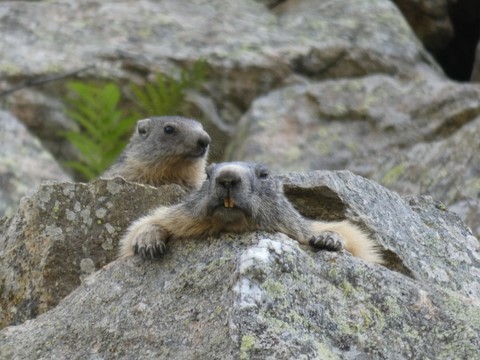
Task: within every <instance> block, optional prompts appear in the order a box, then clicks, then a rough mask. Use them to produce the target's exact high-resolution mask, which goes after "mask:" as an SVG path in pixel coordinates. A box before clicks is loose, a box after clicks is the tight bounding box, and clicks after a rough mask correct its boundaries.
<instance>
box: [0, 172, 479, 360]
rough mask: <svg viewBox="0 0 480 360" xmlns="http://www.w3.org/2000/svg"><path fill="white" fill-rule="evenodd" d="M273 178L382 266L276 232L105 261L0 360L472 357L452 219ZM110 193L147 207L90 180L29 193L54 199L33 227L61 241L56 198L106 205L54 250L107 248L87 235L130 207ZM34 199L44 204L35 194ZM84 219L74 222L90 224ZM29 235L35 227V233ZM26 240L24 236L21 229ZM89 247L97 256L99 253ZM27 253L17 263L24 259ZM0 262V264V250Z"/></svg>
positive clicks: (353, 189)
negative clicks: (368, 242)
mask: <svg viewBox="0 0 480 360" xmlns="http://www.w3.org/2000/svg"><path fill="white" fill-rule="evenodd" d="M283 180H284V183H285V191H286V194H287V195H288V196H289V198H290V199H291V200H292V202H293V203H294V204H295V206H296V207H297V208H298V209H299V210H300V211H301V212H302V213H304V214H305V215H306V216H309V217H311V218H322V219H341V218H348V219H350V220H351V221H353V222H355V223H357V224H358V225H359V226H361V227H362V228H364V229H365V230H367V231H369V232H370V233H371V234H372V236H373V237H374V238H375V239H377V241H378V243H379V245H380V246H381V248H382V251H383V252H385V253H386V254H387V264H386V266H385V267H384V266H380V265H371V264H368V263H365V262H363V261H362V260H360V259H356V258H353V257H351V256H350V255H348V254H346V253H330V252H324V251H320V252H316V253H315V252H313V251H311V250H310V249H309V248H307V247H302V246H300V245H299V244H298V243H297V242H295V241H293V240H292V239H289V238H288V237H286V236H285V235H283V234H269V233H262V232H257V233H251V234H244V235H232V234H225V235H222V236H219V237H215V238H204V239H187V240H179V241H171V242H169V243H168V247H167V252H166V254H164V256H163V257H162V258H161V259H159V260H154V261H143V260H141V259H140V258H138V257H133V258H124V259H119V260H116V261H114V262H111V263H110V264H108V265H106V266H105V267H103V268H102V269H100V270H99V271H96V272H94V273H93V274H91V275H89V276H87V277H86V278H84V281H83V283H82V284H81V285H80V286H79V287H78V288H77V289H76V290H74V291H73V292H72V293H70V295H68V296H67V297H66V298H65V299H64V300H62V301H61V302H60V303H59V304H58V305H57V306H56V307H54V308H53V309H51V310H50V311H48V312H46V313H44V314H42V315H40V316H39V317H37V318H36V319H33V320H29V321H26V322H25V323H23V324H21V325H18V326H10V327H7V328H5V329H3V330H2V331H0V357H1V358H7V359H8V358H18V359H50V358H69V359H85V358H87V359H130V358H135V359H149V358H159V359H167V358H168V359H185V358H205V357H209V358H212V359H238V358H240V359H249V358H250V359H265V358H272V359H273V358H275V359H293V358H295V359H302V358H304V359H308V358H332V359H347V358H358V357H360V358H371V359H408V358H475V357H476V356H477V355H478V349H479V346H480V316H479V314H480V246H479V244H478V242H477V240H476V239H475V238H474V237H473V236H472V234H471V232H470V231H469V230H468V229H467V228H466V227H465V226H464V224H463V223H462V221H461V220H460V219H459V218H458V217H457V216H456V215H455V214H452V213H450V212H448V211H446V210H445V208H444V207H443V206H442V205H441V204H440V203H438V202H435V201H433V200H431V199H429V198H417V197H409V198H406V199H405V198H402V197H400V196H399V195H397V194H395V193H393V192H391V191H389V190H387V189H385V188H383V187H382V186H380V185H378V184H376V183H374V182H372V181H369V180H366V179H363V178H361V177H359V176H355V175H353V174H352V173H350V172H345V171H342V172H328V171H319V172H312V173H293V174H289V175H285V176H283ZM112 188H115V189H117V190H118V189H122V191H121V192H117V194H119V193H121V194H125V193H126V191H123V190H128V189H129V190H130V193H131V196H132V197H133V198H134V199H147V198H149V197H151V196H152V191H153V188H149V187H143V186H134V185H131V184H128V183H124V182H123V181H120V180H114V181H103V180H102V181H97V182H96V183H94V184H90V185H82V184H76V185H73V184H63V185H62V184H59V185H47V186H46V187H44V188H43V190H42V191H41V192H40V193H39V196H38V198H36V199H35V200H33V199H32V201H34V203H37V205H38V206H46V204H50V205H52V204H56V203H58V204H60V208H61V209H65V216H62V217H60V218H58V219H56V220H54V217H52V218H48V217H47V220H46V221H44V223H45V226H48V227H49V228H52V229H53V228H55V229H56V230H55V231H53V230H52V231H53V232H54V233H57V234H60V233H62V232H63V233H68V231H69V230H68V229H69V227H70V226H71V225H69V224H70V222H71V221H72V220H69V217H68V214H69V212H68V209H70V207H71V206H70V205H68V204H70V203H67V204H65V205H64V201H63V200H62V201H60V200H61V199H64V198H65V197H67V198H69V199H70V200H69V201H70V202H71V203H72V204H73V207H75V205H74V203H76V202H78V203H81V204H82V208H84V207H85V209H89V210H90V213H91V214H92V213H93V212H95V214H97V213H98V214H100V209H102V208H105V209H107V208H108V211H107V212H106V214H104V217H102V218H101V219H102V224H97V225H98V226H85V224H84V221H83V220H82V221H80V222H79V223H78V224H77V223H75V224H74V225H76V226H75V227H76V228H78V230H77V231H76V234H77V236H78V237H79V239H77V243H75V242H74V241H61V239H58V238H57V242H60V243H61V244H62V248H60V247H58V246H57V247H56V248H55V254H56V257H57V258H64V257H66V255H67V254H68V253H69V252H85V251H86V250H85V248H86V245H85V244H88V242H89V241H90V240H89V239H92V238H103V239H105V240H108V239H109V236H103V237H102V234H106V233H105V232H104V231H103V230H99V229H100V228H102V227H106V226H107V225H106V224H107V223H111V224H112V225H114V228H115V229H116V234H118V233H119V232H120V231H119V229H120V228H124V226H125V224H127V223H128V221H129V220H130V219H128V216H125V215H124V214H125V212H126V207H125V203H129V204H132V203H133V202H132V201H125V200H126V199H120V198H119V197H118V196H117V197H116V196H113V197H112V198H111V199H109V201H111V203H112V206H110V207H108V206H103V205H102V204H103V202H102V201H106V200H105V199H106V198H107V195H106V193H105V190H106V189H112ZM54 189H56V191H53V190H54ZM62 189H63V190H62ZM175 189H177V188H176V187H171V188H170V189H168V190H167V189H165V191H164V190H162V188H160V189H159V191H161V192H162V194H163V195H162V196H167V197H168V195H170V196H173V197H172V198H170V199H172V200H173V199H178V194H177V193H175V191H174V190H175ZM74 190H75V191H74ZM93 190H96V191H93ZM133 190H134V192H135V195H134V194H133V192H132V191H133ZM172 191H173V193H172ZM42 194H43V195H42ZM46 194H49V195H48V196H49V197H50V199H49V200H48V202H46V200H45V199H44V200H41V199H42V198H45V196H46ZM69 194H73V195H72V196H71V197H69V196H68V195H69ZM40 195H42V196H40ZM102 199H104V200H102ZM127 200H128V199H127ZM34 203H33V202H32V205H31V206H25V208H24V210H23V212H24V213H23V214H22V213H21V212H19V213H18V214H17V222H16V224H17V225H16V226H14V224H13V223H11V224H10V226H9V229H10V232H11V233H12V234H13V233H14V229H15V228H17V231H18V232H20V233H23V232H24V230H23V229H25V227H26V225H23V226H20V223H22V221H23V223H25V221H24V220H21V219H23V218H29V216H28V214H29V212H30V211H32V212H33V213H35V209H34V206H33V204H34ZM135 204H136V207H137V210H136V211H137V212H139V213H141V212H142V209H146V208H148V206H147V204H145V203H144V202H142V201H140V200H138V201H136V202H135ZM25 205H26V203H25ZM97 205H98V206H97ZM52 206H53V205H52ZM143 206H145V208H143ZM130 207H132V206H130ZM31 208H33V210H28V209H31ZM73 212H75V210H73ZM57 213H58V214H60V213H63V210H62V211H61V212H57ZM98 214H97V215H98ZM20 215H21V216H20ZM97 215H95V216H96V217H94V216H93V215H90V216H88V217H86V218H85V219H86V220H87V221H88V219H93V220H95V221H94V222H96V221H97V220H98V219H97V218H98V216H97ZM100 215H101V214H100ZM76 217H77V218H78V217H79V215H78V214H77V216H76ZM114 219H116V220H114ZM49 223H52V224H55V226H52V225H49ZM36 231H37V232H38V233H39V234H42V233H44V231H43V230H42V228H39V229H37V230H36ZM30 232H31V233H32V236H33V235H34V233H35V230H34V227H33V226H32V227H30ZM39 237H40V238H43V236H39ZM114 237H116V236H115V235H112V239H113V238H114ZM10 239H11V237H10ZM105 240H103V241H105ZM78 241H79V242H80V244H79V243H78ZM16 242H17V246H16V247H17V248H26V246H23V245H20V244H23V243H24V241H22V239H21V238H20V237H17V239H16ZM112 242H113V240H112ZM26 243H27V242H25V244H26ZM109 244H110V243H109ZM3 247H4V246H2V248H3ZM80 248H81V249H82V250H80ZM103 250H104V254H107V253H109V251H110V249H106V250H105V249H103ZM99 253H101V251H99ZM31 254H32V256H31V257H29V259H30V260H29V261H32V257H33V258H35V257H36V256H38V255H36V253H35V252H32V253H31ZM21 255H22V252H18V251H17V252H13V253H10V254H9V263H10V266H13V265H14V264H15V263H16V264H17V267H18V266H19V265H20V264H22V263H23V262H24V261H25V260H24V258H22V256H21ZM0 256H1V258H4V256H5V253H2V254H0ZM104 256H105V255H104ZM85 258H92V262H93V257H91V256H86V255H85V256H79V257H77V259H83V261H79V263H80V264H79V267H82V266H83V268H87V269H91V268H92V266H91V265H92V264H91V263H90V262H89V263H87V261H85ZM70 261H71V260H70ZM70 261H67V262H70ZM82 264H83V265H82ZM57 265H59V266H60V269H58V268H57V269H56V271H55V269H54V268H52V269H50V271H49V272H50V273H52V274H54V273H56V275H57V277H56V278H55V281H53V283H55V284H57V286H58V287H61V286H62V282H64V281H65V275H64V274H65V266H64V262H59V263H58V264H57ZM28 271H31V270H28V269H25V270H24V271H23V273H24V274H25V275H26V274H27V273H28ZM1 272H4V270H3V269H2V271H1ZM33 275H35V273H34V272H33V273H31V276H33ZM52 280H54V279H53V278H52ZM4 284H5V283H4ZM43 284H46V282H45V281H44V282H43ZM40 285H41V284H40ZM2 286H5V285H2ZM3 308H4V307H3V306H2V309H3Z"/></svg>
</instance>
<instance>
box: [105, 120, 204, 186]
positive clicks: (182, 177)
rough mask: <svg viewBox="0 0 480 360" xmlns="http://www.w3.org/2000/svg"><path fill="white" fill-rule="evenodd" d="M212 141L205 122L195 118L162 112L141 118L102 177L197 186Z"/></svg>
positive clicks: (156, 184)
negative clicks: (203, 125) (124, 146)
mask: <svg viewBox="0 0 480 360" xmlns="http://www.w3.org/2000/svg"><path fill="white" fill-rule="evenodd" d="M210 142H211V140H210V136H209V135H208V134H207V133H206V132H205V130H203V127H202V124H200V123H199V122H198V121H195V120H192V119H186V118H182V117H172V116H162V117H152V118H149V119H143V120H139V121H138V122H137V127H136V129H135V132H134V134H133V135H132V137H131V138H130V141H129V143H128V145H127V147H126V148H125V150H123V152H122V154H121V155H120V156H119V157H118V159H117V160H116V162H115V163H114V164H113V165H112V166H111V168H110V169H109V170H107V171H106V172H105V173H104V174H103V175H102V176H101V177H102V178H112V177H115V176H121V177H123V178H124V179H125V180H128V181H133V182H139V183H143V184H148V185H152V186H159V185H165V184H179V185H181V186H182V187H184V188H185V189H187V190H192V189H198V188H200V187H201V185H202V183H203V181H204V180H205V167H206V161H207V156H208V149H209V145H210Z"/></svg>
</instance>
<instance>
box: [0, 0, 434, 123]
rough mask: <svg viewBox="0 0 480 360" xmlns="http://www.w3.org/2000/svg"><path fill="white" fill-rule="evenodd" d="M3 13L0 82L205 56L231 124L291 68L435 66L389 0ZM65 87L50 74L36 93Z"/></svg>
mask: <svg viewBox="0 0 480 360" xmlns="http://www.w3.org/2000/svg"><path fill="white" fill-rule="evenodd" d="M0 20H1V21H0V32H2V33H8V34H9V36H8V37H7V38H5V39H4V40H5V41H3V42H2V43H1V44H0V53H2V54H3V56H2V57H1V58H0V74H1V75H2V78H3V79H4V81H3V83H2V82H0V89H4V90H7V89H9V88H11V87H13V86H16V85H18V84H19V83H22V82H23V83H25V81H26V80H25V79H27V82H28V80H30V82H35V81H38V80H41V79H45V78H46V79H48V78H50V77H51V76H52V75H55V76H58V75H62V74H71V73H72V72H75V71H77V70H82V69H85V68H88V70H86V71H83V72H81V73H80V74H78V75H79V76H83V77H85V78H90V79H92V78H95V79H103V78H108V79H110V80H111V79H114V80H125V79H129V80H131V81H136V82H141V81H143V80H145V79H146V78H147V77H148V76H149V75H151V74H152V73H155V72H162V73H165V74H168V75H175V74H178V69H179V68H185V67H188V66H189V64H191V63H192V62H194V61H196V60H198V59H199V58H204V59H205V60H206V61H207V63H208V64H209V65H210V69H211V71H210V75H211V81H210V82H209V84H208V86H207V87H206V89H205V90H206V92H207V93H208V95H209V97H210V98H211V99H213V100H214V101H215V104H216V106H217V107H218V114H220V119H222V120H223V121H225V122H226V123H230V124H232V123H235V122H236V120H237V119H238V118H239V116H240V115H241V114H242V113H243V112H244V111H245V110H246V109H247V108H248V106H249V105H250V103H251V101H252V100H253V99H254V98H255V97H256V96H258V95H259V94H263V93H266V92H268V91H270V90H272V89H274V88H276V87H279V86H281V85H282V84H285V83H288V82H290V83H291V82H298V81H300V78H299V77H298V76H292V75H302V76H307V77H312V78H319V79H325V78H332V77H335V78H337V77H346V76H363V75H366V74H369V73H388V74H395V75H399V76H402V77H405V76H416V75H419V70H421V71H422V72H423V71H427V69H428V71H434V72H438V73H440V72H441V71H440V70H438V69H437V68H436V66H435V65H434V64H433V63H432V62H431V60H430V59H429V56H428V54H427V53H426V52H425V51H424V49H423V47H422V46H421V44H420V43H419V42H418V40H417V39H416V37H415V35H414V34H413V32H412V31H411V29H410V27H409V26H408V24H407V23H406V21H405V20H404V18H403V17H402V15H401V13H400V12H399V11H398V9H397V8H396V7H395V5H394V4H392V3H391V2H390V1H388V0H371V1H367V2H365V1H355V0H339V1H335V2H331V1H322V2H318V1H316V0H303V1H287V2H283V3H282V4H281V5H279V6H277V7H274V8H273V9H270V8H269V7H267V6H265V5H263V4H262V3H261V2H257V1H235V0H229V1H221V0H220V1H219V0H216V1H211V2H203V1H191V2H189V3H188V4H184V3H179V2H178V1H175V0H170V1H161V2H158V1H148V0H141V1H132V0H129V1H123V2H121V3H119V2H116V1H95V0H93V1H92V0H90V1H66V0H64V1H48V2H39V3H35V4H31V3H26V2H10V3H8V4H0ZM30 54H36V56H33V57H32V56H29V55H30ZM91 65H95V67H94V68H89V66H91ZM19 80H20V81H19ZM52 84H53V85H52ZM55 84H56V86H54V85H55ZM39 89H40V88H39ZM61 89H62V81H54V82H51V83H50V86H42V88H41V91H42V92H44V93H45V94H48V95H53V96H59V95H61V94H62V91H61ZM11 99H12V100H11V101H12V102H13V103H15V101H16V100H15V98H13V97H12V98H11Z"/></svg>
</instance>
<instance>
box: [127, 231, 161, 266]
mask: <svg viewBox="0 0 480 360" xmlns="http://www.w3.org/2000/svg"><path fill="white" fill-rule="evenodd" d="M131 236H132V238H131V240H130V244H131V246H132V251H133V254H134V255H137V254H138V255H140V256H141V257H142V258H144V259H147V258H150V259H153V258H155V257H159V256H160V255H162V254H163V253H164V252H165V249H166V245H165V241H166V240H167V233H166V232H165V230H163V229H162V228H161V227H160V225H156V224H148V225H143V226H142V227H141V228H140V229H138V230H137V231H135V232H134V233H133V234H131Z"/></svg>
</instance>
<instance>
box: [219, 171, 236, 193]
mask: <svg viewBox="0 0 480 360" xmlns="http://www.w3.org/2000/svg"><path fill="white" fill-rule="evenodd" d="M215 182H216V183H217V185H219V186H221V187H223V188H225V189H232V188H233V187H235V186H237V185H238V184H240V183H241V182H242V179H241V178H240V176H239V175H238V174H236V173H232V172H229V171H225V172H222V173H220V174H219V175H218V176H217V178H216V179H215Z"/></svg>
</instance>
